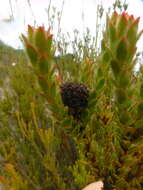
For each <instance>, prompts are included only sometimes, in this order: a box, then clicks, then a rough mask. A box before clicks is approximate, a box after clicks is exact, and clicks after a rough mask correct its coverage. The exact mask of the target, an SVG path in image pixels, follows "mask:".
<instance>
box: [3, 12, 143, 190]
mask: <svg viewBox="0 0 143 190" xmlns="http://www.w3.org/2000/svg"><path fill="white" fill-rule="evenodd" d="M138 22H139V20H138V19H134V17H132V16H129V15H128V14H127V13H122V14H117V13H116V12H114V13H113V14H112V15H111V17H108V19H107V26H106V29H105V31H104V35H103V40H102V42H101V46H102V47H101V52H100V54H99V55H98V56H97V50H96V47H92V51H90V50H89V48H88V46H85V47H82V48H83V49H84V50H85V51H84V53H83V54H82V53H81V54H79V52H77V53H75V54H73V55H71V54H67V55H63V54H61V56H58V57H55V56H54V53H55V44H54V41H53V36H52V35H51V33H50V30H48V31H46V30H45V29H44V27H38V28H33V27H31V26H29V27H28V34H27V36H24V35H23V36H22V39H23V43H24V46H25V50H26V53H27V55H28V58H29V60H27V59H26V58H25V59H24V61H21V60H22V59H20V62H18V64H16V65H15V66H13V67H8V68H7V70H8V71H7V72H8V76H7V77H8V78H9V79H10V80H9V81H8V85H7V86H4V87H3V89H4V90H5V96H4V97H3V98H1V100H0V169H1V170H0V182H1V183H2V184H3V186H4V187H5V189H6V190H29V189H36V190H46V189H47V190H76V189H82V188H83V187H84V186H85V185H87V184H88V183H91V182H94V181H96V180H99V179H102V180H103V181H106V182H107V183H109V184H110V185H111V186H112V188H115V189H117V190H125V189H126V190H130V189H139V190H141V189H142V188H143V177H142V172H143V167H142V159H143V156H142V155H143V135H142V134H143V130H142V127H143V124H142V123H143V122H142V121H143V70H142V67H141V68H140V71H139V72H136V71H134V66H135V64H136V63H137V59H136V55H135V53H136V43H137V40H138V39H139V37H140V35H141V33H138ZM130 31H132V35H133V38H131V37H130ZM80 50H81V49H79V51H80ZM63 52H64V50H63ZM93 52H96V53H93ZM67 81H71V82H80V83H84V84H85V85H86V86H87V87H88V90H89V97H88V105H87V107H86V109H84V110H83V111H82V113H81V119H80V120H76V119H74V117H72V116H71V114H70V113H69V112H70V111H72V110H68V109H67V107H64V105H63V102H62V99H61V96H60V86H61V85H62V84H63V83H64V82H67ZM6 87H7V88H6Z"/></svg>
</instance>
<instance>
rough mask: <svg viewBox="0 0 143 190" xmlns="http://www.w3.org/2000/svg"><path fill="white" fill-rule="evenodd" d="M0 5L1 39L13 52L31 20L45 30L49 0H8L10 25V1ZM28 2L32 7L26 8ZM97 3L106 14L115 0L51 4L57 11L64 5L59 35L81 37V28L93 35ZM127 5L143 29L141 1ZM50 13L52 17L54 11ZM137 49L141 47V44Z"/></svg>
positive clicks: (54, 0) (59, 0)
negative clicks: (78, 33) (60, 33)
mask: <svg viewBox="0 0 143 190" xmlns="http://www.w3.org/2000/svg"><path fill="white" fill-rule="evenodd" d="M0 1H2V6H0V39H1V40H3V41H4V42H5V43H8V44H9V45H11V46H13V47H16V48H17V47H19V46H21V43H20V41H19V36H20V34H21V33H24V32H25V31H26V28H27V24H31V25H33V24H34V17H35V20H36V24H37V25H41V24H43V25H45V26H46V27H48V14H47V13H46V11H45V9H48V6H49V1H50V0H30V1H29V0H11V2H12V10H13V16H14V20H13V21H11V22H10V21H9V17H10V16H11V15H12V12H11V7H10V4H9V1H10V0H0ZM28 1H29V2H30V4H31V7H30V6H29V5H28ZM100 2H102V3H103V4H104V8H105V9H106V10H107V8H108V7H109V6H111V5H112V3H113V2H114V0H64V5H63V4H62V3H63V0H51V7H56V9H57V11H61V10H62V5H63V15H62V17H61V25H60V26H61V28H62V32H64V33H66V32H69V33H72V31H73V30H74V29H77V30H79V31H81V33H83V28H84V27H89V29H90V31H91V33H92V35H94V33H95V30H96V27H95V26H96V5H97V4H99V3H100ZM127 2H129V9H128V12H129V13H130V14H134V15H135V17H138V16H140V17H141V20H140V28H142V29H143V1H141V0H127ZM31 8H32V9H31ZM50 10H51V14H52V11H53V9H52V8H51V9H50ZM83 13H84V24H83V17H82V14H83ZM32 14H33V15H32ZM55 20H56V19H55ZM55 24H57V23H55ZM55 28H56V27H55ZM142 44H143V43H142ZM139 46H140V47H141V46H142V45H141V43H140V45H139ZM142 49H143V48H142Z"/></svg>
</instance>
